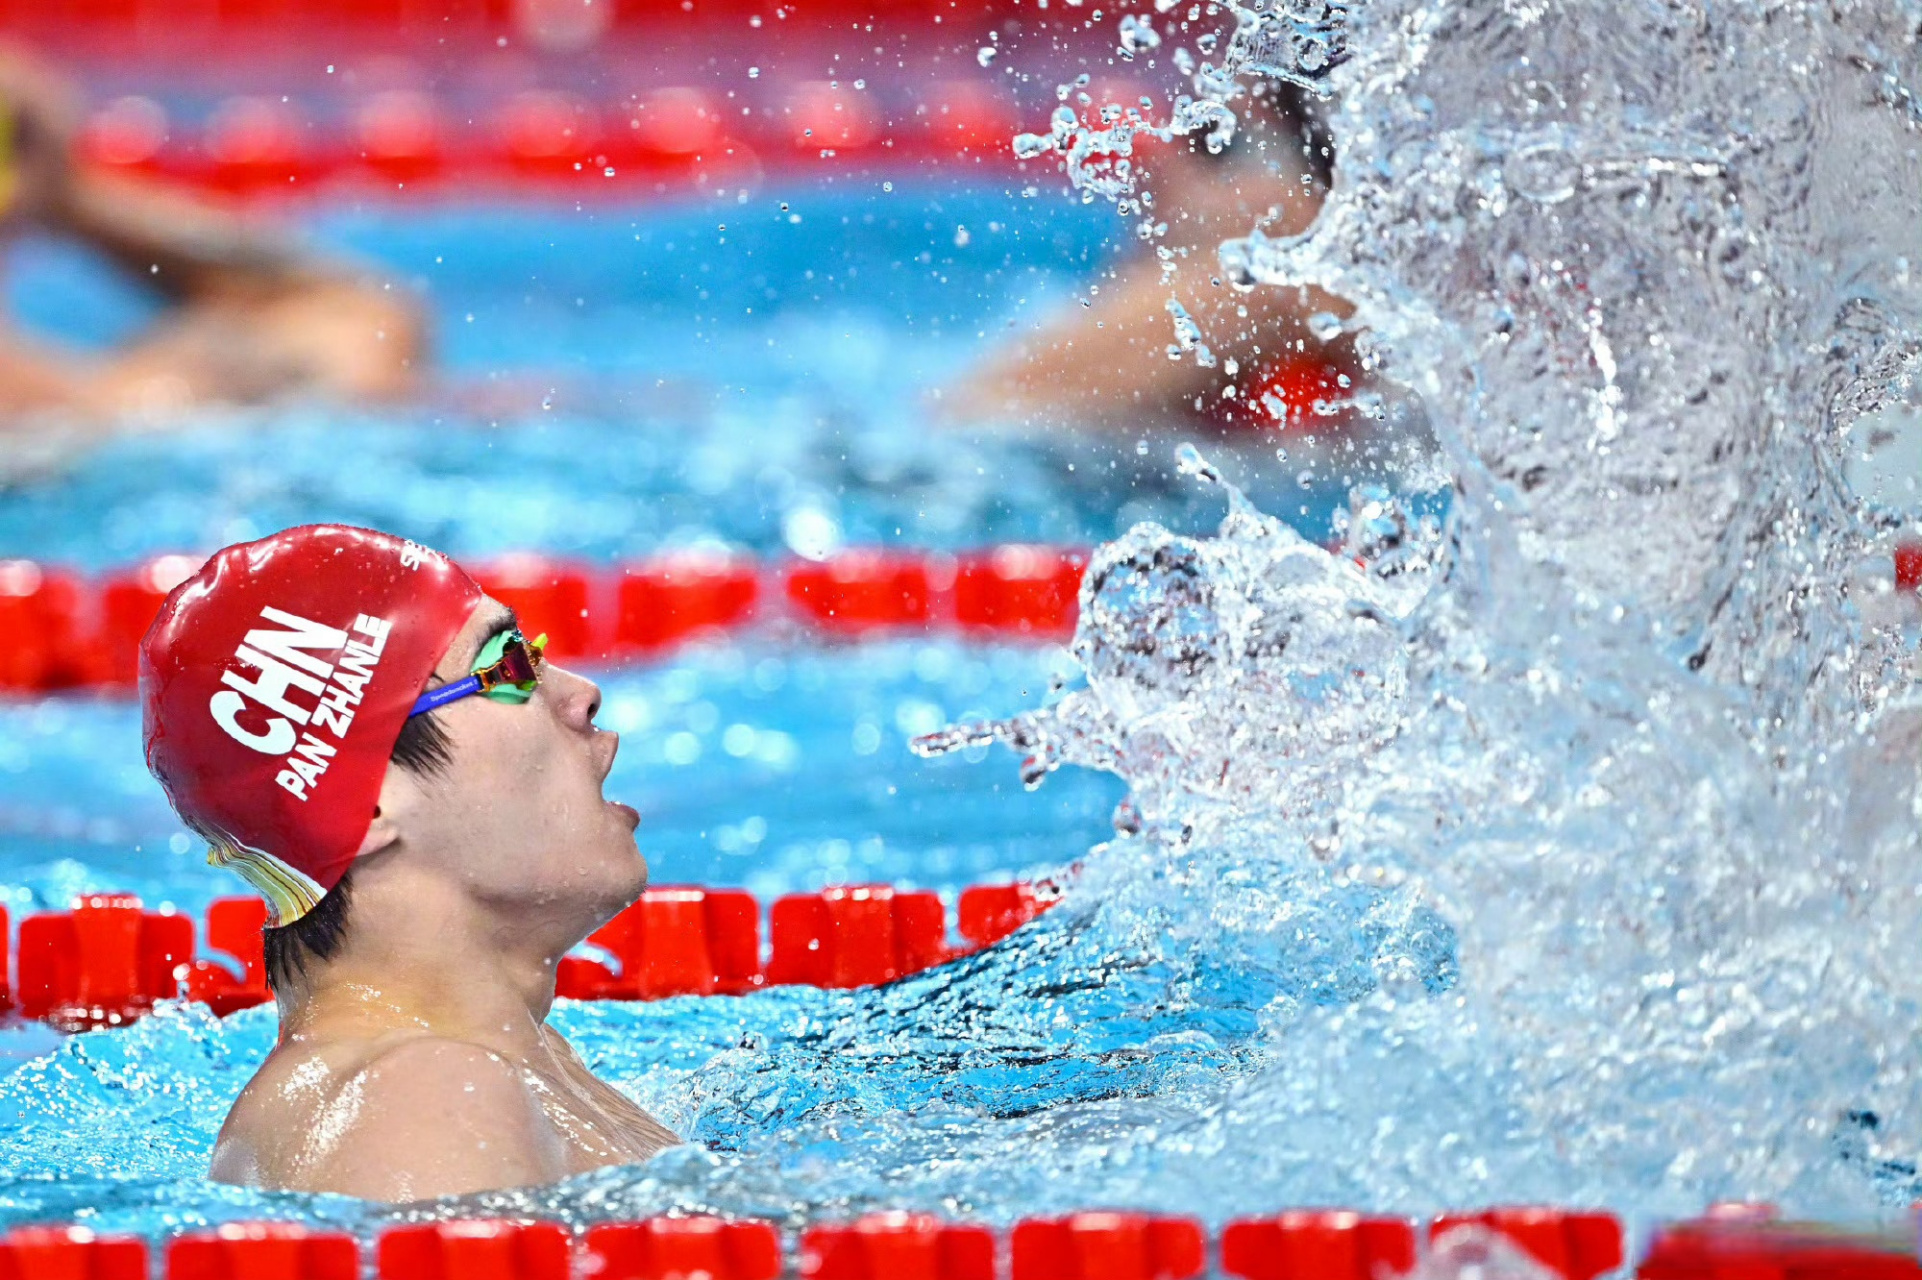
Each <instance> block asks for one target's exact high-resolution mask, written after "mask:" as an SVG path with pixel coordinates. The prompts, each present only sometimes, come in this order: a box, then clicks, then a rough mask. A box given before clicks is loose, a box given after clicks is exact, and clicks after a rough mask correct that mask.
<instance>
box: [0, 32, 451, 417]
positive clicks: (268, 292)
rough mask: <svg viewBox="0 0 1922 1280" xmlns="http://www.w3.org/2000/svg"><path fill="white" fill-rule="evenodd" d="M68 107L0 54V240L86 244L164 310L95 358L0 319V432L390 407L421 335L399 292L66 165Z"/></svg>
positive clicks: (155, 191)
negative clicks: (298, 399)
mask: <svg viewBox="0 0 1922 1280" xmlns="http://www.w3.org/2000/svg"><path fill="white" fill-rule="evenodd" d="M80 114H81V112H80V108H79V103H78V100H77V98H76V97H75V95H74V93H73V92H72V90H71V87H70V86H69V85H67V84H66V83H65V82H64V81H63V80H61V79H60V78H59V77H58V76H57V75H55V74H54V73H53V72H51V71H50V70H49V69H47V68H46V67H44V66H42V65H40V64H39V63H37V62H35V61H33V60H31V59H29V58H27V57H26V56H24V55H22V54H20V53H18V52H15V51H6V50H0V241H10V240H17V239H18V238H19V237H20V236H22V235H23V234H26V233H28V232H39V233H44V234H51V235H55V236H61V237H66V238H70V239H73V240H76V241H79V242H80V243H82V244H85V245H88V246H91V247H92V248H94V249H96V250H98V251H99V252H100V253H101V254H102V255H103V256H104V257H106V258H107V259H108V260H109V261H111V262H113V263H114V264H116V265H117V266H119V267H120V268H122V269H123V270H124V271H125V272H126V273H127V275H128V276H129V278H130V279H133V280H136V281H139V282H141V283H142V285H143V286H145V287H148V288H151V289H152V290H154V291H155V292H156V293H157V294H158V295H159V296H160V297H161V298H162V299H163V300H164V302H165V303H166V304H167V307H166V310H165V311H164V312H163V313H162V315H161V317H160V318H159V319H158V320H157V321H156V322H155V323H154V324H153V325H152V326H150V328H149V329H148V330H147V331H146V332H145V333H143V334H141V335H140V336H138V337H136V338H135V339H133V340H132V341H131V342H129V343H127V344H126V345H124V346H122V347H120V348H118V349H114V350H109V351H104V352H97V353H95V352H84V351H76V350H70V349H66V348H63V347H60V346H57V345H55V344H52V343H50V342H46V341H43V340H40V339H37V338H34V337H31V336H29V335H27V334H25V333H22V332H20V331H19V330H18V329H17V328H15V327H13V326H12V325H10V324H7V323H5V321H4V320H0V436H4V435H5V433H6V432H7V430H8V429H9V428H12V429H14V430H20V429H22V427H23V426H28V425H33V424H36V423H39V422H44V421H46V420H49V419H53V420H58V421H60V422H61V423H63V424H66V425H74V424H78V425H83V426H89V427H95V428H98V427H102V426H106V425H111V424H115V423H119V422H124V421H128V420H145V421H152V420H155V419H165V418H168V417H171V416H174V415H177V414H178V413H180V412H181V411H183V410H187V409H192V408H194V407H196V406H200V405H205V404H209V403H252V402H258V401H263V400H269V399H273V398H275V397H278V396H283V395H288V394H295V393H312V394H320V395H326V396H333V397H340V398H349V399H361V398H383V397H392V396H397V395H400V394H403V393H405V392H406V391H407V390H408V389H409V388H410V387H411V386H412V384H413V382H414V379H415V375H416V372H417V370H418V368H419V366H420V364H421V361H422V358H423V354H424V347H425V337H424V327H423V323H422V319H421V315H420V312H419V309H418V307H417V306H416V305H415V304H414V302H413V300H412V299H411V298H409V297H407V296H406V295H404V294H403V293H401V292H399V291H396V290H393V289H391V288H389V287H388V286H387V285H385V284H383V283H382V282H381V281H378V280H376V279H373V278H371V277H369V276H367V275H365V274H364V273H362V272H360V271H357V270H355V269H354V268H352V267H349V266H346V265H344V264H341V263H335V262H328V261H325V260H323V259H321V258H319V257H317V256H315V255H313V254H311V253H308V252H304V251H303V250H301V249H299V248H298V247H296V246H295V245H294V244H293V243H291V242H290V241H289V240H287V239H286V238H285V237H284V236H282V235H280V234H278V233H277V232H275V231H273V230H271V229H269V228H266V227H264V226H262V225H260V224H259V223H258V222H257V221H255V220H254V219H251V218H247V217H244V216H241V215H239V214H236V213H233V212H231V211H228V210H225V209H222V208H220V207H218V206H216V205H213V204H210V203H208V202H206V201H204V200H201V199H197V198H195V197H193V196H190V195H187V194H184V193H183V192H180V191H177V190H174V189H172V188H170V187H167V186H164V185H161V184H158V183H155V182H151V181H143V180H138V179H134V178H129V177H123V176H119V175H114V174H108V173H101V172H97V171H95V170H94V169H92V168H90V167H89V166H86V165H83V164H79V163H76V161H75V158H74V138H75V136H76V134H77V132H78V121H79V119H80Z"/></svg>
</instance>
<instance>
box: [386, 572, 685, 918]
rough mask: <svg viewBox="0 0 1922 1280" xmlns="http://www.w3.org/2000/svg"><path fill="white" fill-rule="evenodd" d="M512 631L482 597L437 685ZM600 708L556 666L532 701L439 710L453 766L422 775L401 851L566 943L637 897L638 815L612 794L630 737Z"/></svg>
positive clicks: (591, 687)
mask: <svg viewBox="0 0 1922 1280" xmlns="http://www.w3.org/2000/svg"><path fill="white" fill-rule="evenodd" d="M511 625H512V615H511V614H510V613H509V611H508V610H507V608H506V607H505V606H504V605H502V604H501V603H500V602H498V601H496V600H493V599H484V600H482V601H481V603H480V604H479V605H477V606H476V607H475V610H474V614H473V616H472V617H471V618H469V619H468V621H467V625H466V626H465V627H463V628H462V629H461V632H460V634H459V635H457V636H455V637H454V640H453V643H452V644H450V645H449V646H448V649H447V652H446V654H445V655H443V656H442V658H441V661H440V663H439V665H438V666H437V667H436V668H435V675H436V676H437V677H439V679H438V680H435V681H432V682H431V684H432V685H435V686H438V685H439V684H441V683H445V682H451V681H455V680H459V679H461V678H463V677H464V676H466V675H467V674H468V673H470V672H471V671H472V670H473V668H474V662H475V657H476V655H477V654H479V652H480V650H481V647H482V646H483V645H485V644H486V643H487V642H488V640H489V639H491V638H492V637H493V636H494V635H495V634H497V633H498V632H500V631H502V630H504V629H506V628H508V627H509V626H511ZM600 706H601V691H600V688H599V686H597V685H596V684H595V683H594V682H593V681H591V680H588V679H586V678H585V677H583V676H579V675H576V674H575V673H574V672H572V671H568V670H567V669H565V668H563V667H558V666H555V665H554V664H553V663H551V662H550V663H548V664H546V666H544V667H543V668H542V670H541V680H540V684H539V686H538V687H537V688H536V689H535V690H534V694H533V697H531V698H530V699H529V700H528V701H526V702H525V703H519V704H513V703H502V702H496V701H494V700H493V699H491V698H486V697H479V696H476V697H468V698H461V699H459V700H457V701H455V702H452V703H449V704H448V705H446V706H444V707H441V708H440V709H439V710H436V711H433V712H430V713H429V714H430V715H432V716H433V717H434V719H435V720H436V721H437V722H438V724H439V726H440V728H441V729H442V730H443V731H444V732H445V733H446V735H447V737H448V739H449V740H450V742H451V745H452V756H453V760H452V762H451V764H450V765H449V766H448V767H447V768H446V770H445V771H444V772H443V773H442V774H440V775H436V776H431V777H426V778H422V779H419V780H418V782H417V788H418V791H417V794H416V795H414V796H411V797H410V800H409V803H407V804H406V805H405V812H404V814H402V815H399V820H400V825H401V832H400V834H401V840H402V843H403V845H404V846H406V847H405V848H404V850H403V851H402V852H403V856H407V857H411V858H426V859H431V860H433V861H434V862H435V863H436V865H437V867H438V869H439V870H440V871H441V872H442V873H443V874H446V875H449V876H452V877H455V878H456V879H457V880H458V882H459V884H460V887H461V888H462V890H463V891H464V892H466V893H467V894H468V895H470V896H471V897H473V898H474V899H476V900H477V901H480V902H482V903H485V904H488V905H491V906H493V907H496V908H499V909H502V910H505V911H507V912H509V913H511V915H512V917H513V918H514V919H515V920H516V921H517V922H525V924H526V926H527V927H528V928H529V929H530V930H536V931H539V932H540V933H542V934H547V933H550V932H551V933H552V934H553V935H555V937H556V938H557V939H558V940H559V941H560V942H562V943H566V942H568V941H570V940H571V938H572V937H573V936H574V935H584V934H585V933H586V932H588V931H589V930H591V929H593V928H595V927H597V926H598V925H600V924H601V923H603V922H605V921H606V920H607V919H608V918H610V917H611V916H613V915H614V913H615V912H617V911H619V910H620V909H621V908H622V907H624V906H626V905H627V904H628V903H630V902H632V901H633V900H634V899H635V898H637V897H639V896H640V892H641V890H642V889H643V888H644V887H645V886H646V884H647V863H646V862H645V861H644V860H643V859H642V857H641V854H640V850H639V849H638V848H637V847H636V846H635V843H634V827H635V824H636V822H637V821H638V819H637V818H636V816H635V813H634V811H633V810H632V809H629V808H627V807H626V806H624V805H623V806H617V805H614V804H612V803H610V802H608V801H607V800H606V799H605V797H604V796H603V795H602V790H601V787H602V783H603V782H604V781H605V779H606V777H607V773H608V770H609V769H611V768H612V767H613V765H614V754H615V752H616V751H617V750H618V749H619V746H620V735H619V734H616V733H611V732H609V731H607V730H605V729H601V728H597V727H596V726H595V724H594V716H595V713H596V712H598V711H599V710H600ZM396 768H397V767H396Z"/></svg>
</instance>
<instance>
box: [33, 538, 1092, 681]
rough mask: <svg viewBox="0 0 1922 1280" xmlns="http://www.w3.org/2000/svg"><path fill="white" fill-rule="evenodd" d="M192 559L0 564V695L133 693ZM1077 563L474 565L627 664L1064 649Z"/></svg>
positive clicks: (573, 654)
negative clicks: (826, 648) (827, 652)
mask: <svg viewBox="0 0 1922 1280" xmlns="http://www.w3.org/2000/svg"><path fill="white" fill-rule="evenodd" d="M200 562H201V561H200V558H199V557H197V556H187V555H166V556H157V557H155V558H153V559H151V560H148V561H145V562H144V563H142V564H138V565H135V566H132V567H130V568H126V569H121V570H118V571H115V572H112V573H108V574H106V575H103V576H98V577H94V576H88V575H84V574H81V573H79V572H77V571H75V570H72V569H66V568H62V567H60V566H58V565H51V564H41V563H38V562H36V561H31V560H0V630H4V631H5V632H6V634H7V635H8V636H9V637H10V639H9V641H8V643H7V645H5V646H0V693H6V692H15V693H43V692H50V691H56V690H61V689H100V690H108V691H125V690H128V689H131V688H132V686H133V683H134V680H135V677H136V676H137V674H138V667H137V663H136V660H135V655H136V652H137V649H138V646H139V643H140V638H141V637H142V636H144V635H145V634H146V631H147V627H148V625H149V624H150V623H151V622H152V621H153V618H154V615H155V614H156V613H158V612H159V610H160V605H161V603H162V602H163V601H164V600H165V599H166V597H167V592H169V591H170V590H172V589H173V588H174V586H176V585H177V584H178V583H180V582H181V581H183V580H184V579H186V578H187V577H188V576H190V575H191V574H192V573H193V572H194V571H195V570H196V569H198V568H199V567H200ZM1087 562H1088V558H1087V554H1086V553H1085V552H1082V551H1079V550H1073V549H1068V548H1061V547H1043V546H1026V545H1008V546H999V547H989V548H984V549H981V550H976V551H966V552H961V553H959V554H949V553H946V552H924V551H903V550H893V549H890V550H879V549H855V550H849V551H843V552H840V553H838V554H836V555H834V556H830V557H829V558H828V559H826V560H823V561H820V562H811V561H784V562H777V563H772V564H767V565H763V564H759V563H757V562H755V561H754V560H752V559H749V558H747V557H745V556H739V555H733V554H728V553H722V552H715V553H705V552H685V553H677V554H671V555H665V556H657V557H654V558H651V559H647V560H641V561H634V562H629V563H623V564H616V565H611V566H597V565H589V564H585V563H582V562H580V561H575V560H568V559H563V558H557V557H551V556H545V555H538V554H533V553H516V554H513V555H506V556H500V557H496V558H494V559H491V560H484V561H476V562H474V563H473V564H472V565H471V566H470V567H471V568H472V570H473V573H474V576H475V577H476V578H477V579H478V580H479V581H480V583H481V585H482V586H483V587H485V588H486V589H487V591H488V593H489V594H491V595H492V596H494V597H495V598H496V599H498V600H500V601H501V602H502V603H504V604H506V605H508V606H510V607H512V608H513V609H514V610H515V611H516V612H518V613H519V614H520V616H521V620H522V624H523V625H524V626H525V627H526V628H527V630H528V631H529V633H530V634H534V633H539V632H542V631H545V632H546V633H547V636H548V645H549V647H548V652H549V654H550V655H552V656H553V657H554V658H556V659H558V660H560V661H563V662H565V661H584V662H623V661H631V660H635V659H645V658H650V657H656V656H659V655H660V654H662V653H664V652H666V651H668V650H670V649H672V648H674V647H676V646H679V645H681V644H684V643H687V642H689V641H692V640H697V639H702V638H708V637H713V636H716V635H722V634H728V633H738V632H739V631H741V630H743V629H744V628H746V627H749V626H753V625H759V624H761V623H765V622H774V621H786V622H787V623H789V624H798V625H801V626H805V627H807V628H809V629H810V630H813V631H816V632H820V633H824V634H828V635H836V636H863V635H871V634H876V633H885V632H890V631H903V630H905V631H918V632H928V631H942V632H950V633H954V634H960V635H966V636H975V637H979V638H983V639H1013V640H1042V641H1061V640H1066V639H1067V638H1069V637H1070V636H1072V635H1073V634H1074V624H1075V617H1076V609H1077V602H1078V596H1079V592H1080V587H1081V575H1082V573H1083V571H1084V570H1085V569H1086V568H1087Z"/></svg>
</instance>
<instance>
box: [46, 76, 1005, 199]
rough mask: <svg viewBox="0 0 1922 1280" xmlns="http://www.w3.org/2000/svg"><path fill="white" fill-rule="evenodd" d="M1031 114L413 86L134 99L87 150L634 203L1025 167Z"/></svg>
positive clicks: (255, 191)
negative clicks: (1019, 133)
mask: <svg viewBox="0 0 1922 1280" xmlns="http://www.w3.org/2000/svg"><path fill="white" fill-rule="evenodd" d="M1023 114H1024V112H1023V109H1022V107H1021V106H1020V105H1019V104H1018V103H1016V102H1015V101H1014V100H1013V99H1012V98H1010V97H1008V96H1007V95H1006V94H1004V93H1003V92H1001V91H1000V90H999V89H998V87H997V86H995V85H992V84H983V83H982V82H981V81H979V80H969V79H946V80H938V81H936V82H934V83H932V84H930V85H928V86H926V88H925V91H924V92H921V93H919V94H917V95H916V96H915V97H914V98H913V99H912V100H908V99H902V100H900V101H897V102H893V103H891V104H890V103H886V102H884V101H883V100H882V99H881V98H879V97H877V96H876V95H875V94H873V93H869V92H866V91H865V90H856V89H852V88H849V87H847V86H846V85H842V86H840V87H836V86H835V85H833V84H831V83H829V82H827V81H817V80H810V81H804V82H801V83H798V84H791V85H787V86H777V85H775V84H773V83H772V82H766V83H765V87H762V88H761V89H760V91H759V93H758V94H757V96H756V99H755V102H754V104H751V107H750V110H749V112H748V113H747V114H742V113H741V111H740V107H739V105H738V104H735V105H734V110H733V111H732V113H730V112H727V111H724V110H722V109H721V106H720V104H718V103H717V102H715V101H714V98H713V95H712V94H711V93H709V92H707V91H706V90H703V89H700V88H697V87H694V86H690V85H668V86H662V87H659V88H656V89H653V90H651V91H649V92H647V93H645V94H636V95H630V96H629V97H627V98H625V99H621V100H616V101H611V102H590V101H588V100H586V99H583V98H580V97H577V96H576V95H574V94H570V93H565V92H561V91H557V90H551V89H528V90H523V91H521V92H518V93H515V94H513V95H511V96H509V97H506V98H505V99H503V100H501V101H500V102H499V103H498V104H497V105H496V106H494V107H493V109H491V110H482V111H479V112H475V111H472V110H471V109H462V110H456V109H453V108H452V107H450V106H448V105H445V104H443V103H442V102H440V101H439V100H438V99H436V98H435V97H434V96H432V95H431V94H428V93H425V92H422V91H420V90H414V89H405V90H401V89H390V90H384V91H380V92H376V93H373V94H370V95H368V96H367V97H366V98H364V99H362V100H360V101H358V102H353V103H349V104H346V107H345V110H342V109H341V106H340V105H339V104H338V103H336V102H334V101H331V100H330V101H327V102H325V103H321V102H316V103H315V104H314V105H313V107H312V109H308V108H307V107H304V106H303V105H302V104H301V103H300V102H299V100H298V99H296V100H292V101H290V100H288V99H285V98H283V97H281V96H280V95H278V94H276V95H272V96H255V95H245V94H242V95H236V96H234V97H231V98H228V99H226V100H225V101H222V102H220V103H218V104H216V105H215V107H214V109H213V110H212V111H211V112H209V113H208V114H207V115H206V117H205V118H204V120H202V121H200V122H199V123H198V124H197V125H196V124H193V123H190V122H187V121H181V120H174V119H169V117H168V113H167V111H166V108H165V107H163V106H162V105H161V104H160V103H159V102H157V101H155V100H153V99H151V98H145V97H139V96H127V97H122V98H119V99H116V100H114V101H112V102H108V103H106V104H104V105H102V106H101V107H100V108H99V109H98V110H97V111H95V113H94V114H93V116H92V118H91V119H90V120H89V122H88V124H87V126H86V128H85V129H84V130H83V131H82V134H81V142H80V147H81V154H82V155H83V157H84V158H85V159H86V160H87V161H88V162H89V163H91V164H92V165H94V166H96V167H98V168H101V169H104V170H108V171H118V172H124V173H137V174H141V175H144V176H148V177H163V178H167V179H170V180H173V181H176V182H182V183H186V184H190V185H193V186H196V187H199V188H202V189H203V190H206V191H208V192H210V193H214V194H217V195H222V196H228V197H261V196H265V197H287V196H304V195H312V194H315V193H317V192H319V191H321V190H325V189H330V188H332V189H342V190H344V191H345V192H346V193H347V194H351V195H354V196H357V197H358V196H365V195H368V194H372V193H376V192H388V193H392V194H397V195H419V194H430V195H431V194H441V193H445V192H447V191H448V190H450V189H454V190H459V189H500V188H503V187H505V188H508V189H520V190H535V191H540V190H550V191H551V190H553V189H556V188H560V189H562V190H564V191H565V192H566V193H567V194H569V195H573V196H584V195H591V194H595V193H605V194H607V195H610V196H619V197H628V196H632V195H634V194H635V193H636V192H637V191H641V192H645V193H647V194H655V193H658V192H660V191H664V190H667V189H670V188H672V189H676V190H678V189H682V188H686V187H690V186H694V185H696V184H698V183H700V182H701V181H702V180H703V179H705V180H706V182H707V183H708V185H710V186H713V185H726V184H731V183H733V182H736V181H752V180H754V179H758V178H759V177H761V176H762V175H763V174H764V172H765V171H766V170H768V169H770V168H786V169H790V170H791V169H794V168H799V167H808V166H815V165H820V164H823V163H843V164H845V163H847V162H849V161H855V162H859V161H864V160H873V159H879V158H882V157H885V158H886V161H887V163H888V164H889V166H890V167H895V168H898V167H901V166H905V165H911V164H915V163H918V162H926V161H935V162H940V161H957V160H962V161H968V162H978V161H980V160H983V159H988V158H993V159H996V160H998V161H1000V162H1001V163H1002V164H1004V165H1005V166H1006V167H1007V168H1008V169H1010V170H1014V169H1019V168H1021V167H1022V163H1023V162H1021V161H1019V160H1018V159H1017V158H1016V157H1015V155H1014V150H1013V144H1012V138H1013V136H1014V134H1015V132H1016V130H1017V128H1018V126H1019V124H1020V121H1021V119H1022V118H1023ZM1028 114H1032V112H1029V113H1028Z"/></svg>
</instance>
